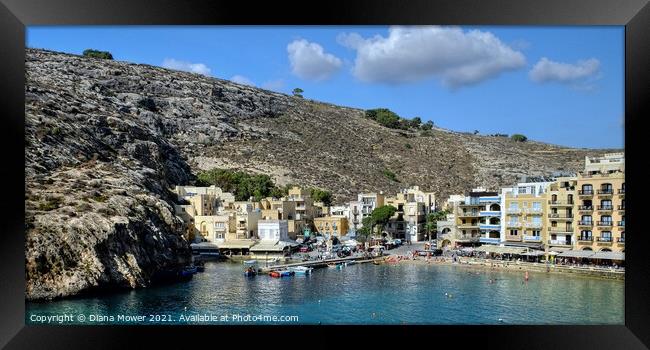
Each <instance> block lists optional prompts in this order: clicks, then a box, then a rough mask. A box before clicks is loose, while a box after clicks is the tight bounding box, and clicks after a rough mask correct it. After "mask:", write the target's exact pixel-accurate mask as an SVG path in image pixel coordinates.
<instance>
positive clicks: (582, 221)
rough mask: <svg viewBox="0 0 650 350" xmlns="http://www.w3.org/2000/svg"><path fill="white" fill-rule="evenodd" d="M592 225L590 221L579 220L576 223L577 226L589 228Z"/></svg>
mask: <svg viewBox="0 0 650 350" xmlns="http://www.w3.org/2000/svg"><path fill="white" fill-rule="evenodd" d="M593 225H594V222H593V221H591V220H580V221H578V226H589V227H591V226H593Z"/></svg>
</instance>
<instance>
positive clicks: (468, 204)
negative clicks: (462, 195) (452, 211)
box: [458, 203, 483, 208]
mask: <svg viewBox="0 0 650 350" xmlns="http://www.w3.org/2000/svg"><path fill="white" fill-rule="evenodd" d="M458 206H459V207H461V208H462V207H465V208H467V207H482V206H483V204H479V203H463V204H459V205H458Z"/></svg>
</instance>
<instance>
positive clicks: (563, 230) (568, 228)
mask: <svg viewBox="0 0 650 350" xmlns="http://www.w3.org/2000/svg"><path fill="white" fill-rule="evenodd" d="M548 230H549V231H550V232H554V233H573V226H565V227H550V228H549V229H548Z"/></svg>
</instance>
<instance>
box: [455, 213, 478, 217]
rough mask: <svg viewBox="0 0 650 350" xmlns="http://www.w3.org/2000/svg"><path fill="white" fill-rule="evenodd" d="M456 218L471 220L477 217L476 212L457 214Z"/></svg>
mask: <svg viewBox="0 0 650 350" xmlns="http://www.w3.org/2000/svg"><path fill="white" fill-rule="evenodd" d="M458 217H461V218H473V217H478V213H477V212H462V213H458Z"/></svg>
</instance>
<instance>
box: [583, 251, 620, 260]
mask: <svg viewBox="0 0 650 350" xmlns="http://www.w3.org/2000/svg"><path fill="white" fill-rule="evenodd" d="M590 259H605V260H625V253H622V252H596V253H595V254H594V255H593V256H591V257H590Z"/></svg>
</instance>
